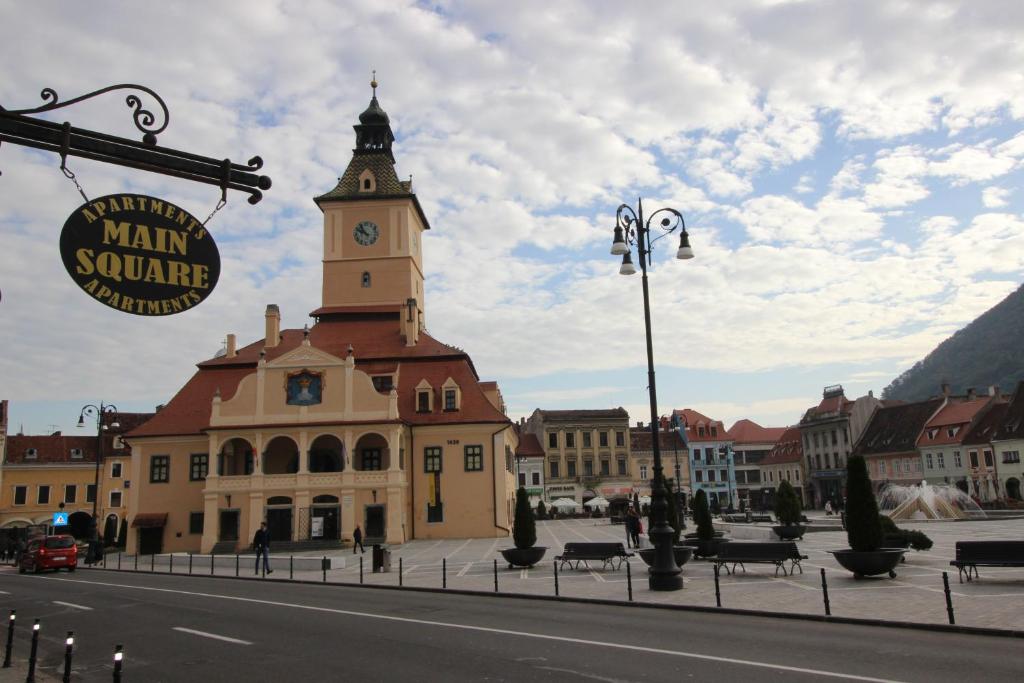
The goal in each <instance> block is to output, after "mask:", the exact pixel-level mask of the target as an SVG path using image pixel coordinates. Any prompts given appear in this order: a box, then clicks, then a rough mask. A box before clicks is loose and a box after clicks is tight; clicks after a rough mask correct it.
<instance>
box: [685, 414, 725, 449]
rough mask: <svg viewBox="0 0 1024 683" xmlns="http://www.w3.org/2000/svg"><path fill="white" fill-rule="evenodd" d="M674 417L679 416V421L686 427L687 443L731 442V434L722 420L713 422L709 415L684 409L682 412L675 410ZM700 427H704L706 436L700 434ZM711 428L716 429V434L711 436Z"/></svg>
mask: <svg viewBox="0 0 1024 683" xmlns="http://www.w3.org/2000/svg"><path fill="white" fill-rule="evenodd" d="M672 414H673V415H678V416H679V420H680V421H681V422H682V424H683V425H684V426H685V427H686V439H687V441H698V442H703V441H729V434H728V432H727V431H726V429H725V425H724V424H723V423H722V422H721V421H720V420H712V419H711V418H710V417H708V416H707V415H704V414H702V413H698V412H697V411H696V410H693V409H692V408H683V409H682V410H673V411H672ZM699 427H704V428H705V429H704V434H700V432H699V431H698V428H699ZM711 427H714V428H715V431H716V433H715V434H714V435H712V434H711Z"/></svg>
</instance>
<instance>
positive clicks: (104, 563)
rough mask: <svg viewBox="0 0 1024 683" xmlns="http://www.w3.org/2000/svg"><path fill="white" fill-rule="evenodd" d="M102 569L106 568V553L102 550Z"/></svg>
mask: <svg viewBox="0 0 1024 683" xmlns="http://www.w3.org/2000/svg"><path fill="white" fill-rule="evenodd" d="M103 568H104V569H106V568H107V551H106V550H103Z"/></svg>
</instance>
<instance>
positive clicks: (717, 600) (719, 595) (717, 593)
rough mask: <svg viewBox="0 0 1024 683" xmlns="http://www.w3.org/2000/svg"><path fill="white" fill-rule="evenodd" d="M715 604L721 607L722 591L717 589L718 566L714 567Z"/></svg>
mask: <svg viewBox="0 0 1024 683" xmlns="http://www.w3.org/2000/svg"><path fill="white" fill-rule="evenodd" d="M715 604H716V605H718V606H719V607H721V606H722V591H721V590H719V588H718V565H717V564H716V565H715Z"/></svg>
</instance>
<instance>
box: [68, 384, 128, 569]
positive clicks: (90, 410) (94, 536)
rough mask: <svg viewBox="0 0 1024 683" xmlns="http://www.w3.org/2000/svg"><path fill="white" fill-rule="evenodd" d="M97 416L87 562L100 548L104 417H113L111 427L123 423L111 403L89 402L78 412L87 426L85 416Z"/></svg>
mask: <svg viewBox="0 0 1024 683" xmlns="http://www.w3.org/2000/svg"><path fill="white" fill-rule="evenodd" d="M86 415H88V416H89V417H95V418H96V474H95V477H94V479H93V496H92V521H91V522H90V523H89V552H88V553H87V554H86V558H85V561H86V564H91V563H92V562H95V561H96V552H97V550H99V549H98V548H97V547H96V546H97V544H98V541H99V516H98V515H99V513H98V511H97V507H96V506H97V504H98V503H99V500H100V467H101V463H102V461H103V431H104V430H105V429H107V428H108V426H107V425H105V424H103V418H104V416H105V415H109V416H110V417H111V418H112V419H111V421H110V425H109V426H110V427H113V428H115V429H116V428H118V427H120V426H121V425H120V424H119V423H118V421H117V406H114V405H109V404H106V403H103V402H102V401H101V402H100V404H99V406H96V405H93V404H92V403H87V404H86V405H84V406H82V410H81V411H80V412H79V413H78V426H79V427H84V426H85V416H86Z"/></svg>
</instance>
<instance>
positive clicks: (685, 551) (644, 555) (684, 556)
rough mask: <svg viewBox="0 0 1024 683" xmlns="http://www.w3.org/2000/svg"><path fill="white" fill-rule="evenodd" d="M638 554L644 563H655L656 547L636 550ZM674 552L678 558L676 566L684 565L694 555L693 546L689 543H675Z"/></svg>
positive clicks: (648, 564) (649, 564)
mask: <svg viewBox="0 0 1024 683" xmlns="http://www.w3.org/2000/svg"><path fill="white" fill-rule="evenodd" d="M636 554H637V555H639V556H640V559H641V560H643V561H644V564H646V565H647V566H648V567H650V566H652V565H653V564H654V556H655V549H654V548H644V549H643V550H638V551H636ZM672 554H673V555H674V556H675V558H676V566H677V567H682V566H683V565H684V564H686V563H687V562H689V561H690V558H691V557H693V548H692V547H691V546H688V545H674V546H672Z"/></svg>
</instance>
